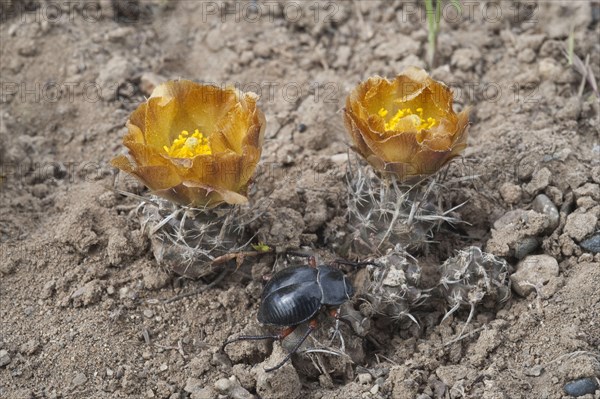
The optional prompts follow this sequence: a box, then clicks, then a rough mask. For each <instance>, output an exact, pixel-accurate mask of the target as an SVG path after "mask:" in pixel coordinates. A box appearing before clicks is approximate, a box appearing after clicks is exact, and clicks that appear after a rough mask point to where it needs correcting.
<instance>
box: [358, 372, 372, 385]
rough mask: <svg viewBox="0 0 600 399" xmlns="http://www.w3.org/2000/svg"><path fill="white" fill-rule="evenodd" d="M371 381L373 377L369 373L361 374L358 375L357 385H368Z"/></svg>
mask: <svg viewBox="0 0 600 399" xmlns="http://www.w3.org/2000/svg"><path fill="white" fill-rule="evenodd" d="M372 381H373V377H371V374H369V373H361V374H359V375H358V383H359V384H361V385H370V384H371V382H372Z"/></svg>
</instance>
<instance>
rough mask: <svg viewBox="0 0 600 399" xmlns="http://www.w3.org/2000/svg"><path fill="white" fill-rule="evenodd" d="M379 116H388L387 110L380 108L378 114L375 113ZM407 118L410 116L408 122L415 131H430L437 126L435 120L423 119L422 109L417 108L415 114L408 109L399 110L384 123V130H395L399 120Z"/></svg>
mask: <svg viewBox="0 0 600 399" xmlns="http://www.w3.org/2000/svg"><path fill="white" fill-rule="evenodd" d="M377 113H378V114H379V116H381V117H382V118H385V117H386V116H387V114H388V110H387V109H385V108H381V109H380V110H379V112H377ZM407 116H411V118H410V121H411V122H412V124H413V125H414V127H415V128H416V129H417V131H421V130H425V129H431V128H432V127H434V126H435V125H436V124H437V121H436V120H435V118H431V117H429V118H427V119H426V118H425V117H423V108H417V113H416V114H414V113H413V112H412V110H411V109H410V108H403V109H399V110H398V112H396V115H394V116H393V117H392V118H391V119H390V120H389V121H388V122H385V130H396V128H397V127H398V124H399V123H400V120H401V119H402V118H405V117H407Z"/></svg>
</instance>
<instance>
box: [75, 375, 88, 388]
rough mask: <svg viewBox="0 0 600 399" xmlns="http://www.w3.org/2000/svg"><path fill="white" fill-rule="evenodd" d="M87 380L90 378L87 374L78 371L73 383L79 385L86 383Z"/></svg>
mask: <svg viewBox="0 0 600 399" xmlns="http://www.w3.org/2000/svg"><path fill="white" fill-rule="evenodd" d="M87 380H88V379H87V377H86V376H85V374H83V373H77V374H76V375H75V377H74V378H73V381H72V383H73V386H76V387H78V386H81V385H83V384H85V383H86V382H87Z"/></svg>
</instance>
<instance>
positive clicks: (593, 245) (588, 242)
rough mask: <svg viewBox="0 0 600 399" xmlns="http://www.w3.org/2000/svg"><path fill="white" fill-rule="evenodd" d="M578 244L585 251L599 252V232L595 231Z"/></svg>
mask: <svg viewBox="0 0 600 399" xmlns="http://www.w3.org/2000/svg"><path fill="white" fill-rule="evenodd" d="M579 246H580V247H581V248H582V249H584V250H585V251H589V252H591V253H593V254H597V253H600V233H596V234H595V235H593V236H591V237H590V238H586V239H585V240H583V241H581V242H580V243H579Z"/></svg>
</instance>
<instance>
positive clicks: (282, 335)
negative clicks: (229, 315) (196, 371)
mask: <svg viewBox="0 0 600 399" xmlns="http://www.w3.org/2000/svg"><path fill="white" fill-rule="evenodd" d="M295 329H296V327H288V328H285V329H283V330H281V332H280V333H279V334H271V335H241V336H239V337H237V338H233V339H228V340H227V341H225V342H223V345H221V351H224V350H225V347H226V346H227V345H229V344H232V343H234V342H237V341H260V340H263V339H272V340H273V341H281V340H282V339H284V338H285V337H287V336H288V335H290V334H291V333H293V332H294V330H295Z"/></svg>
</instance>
